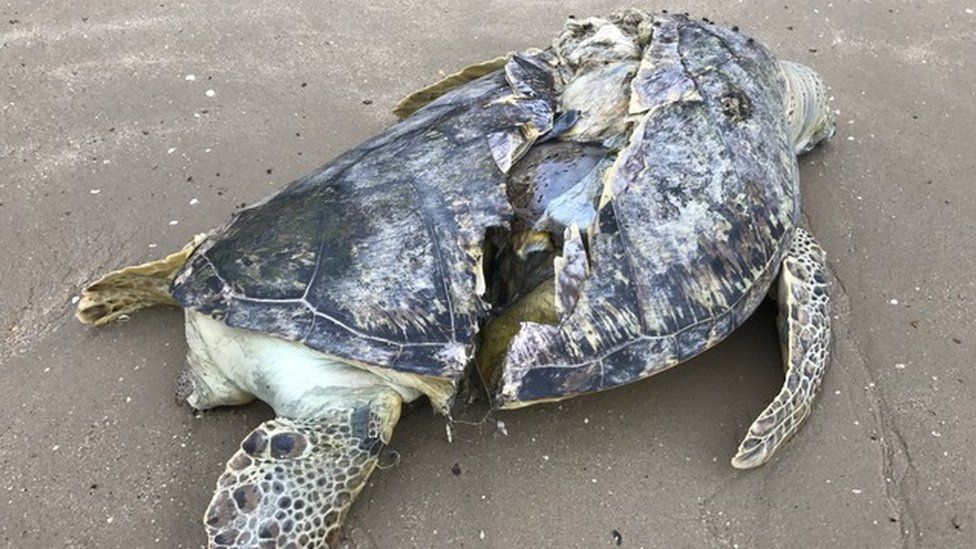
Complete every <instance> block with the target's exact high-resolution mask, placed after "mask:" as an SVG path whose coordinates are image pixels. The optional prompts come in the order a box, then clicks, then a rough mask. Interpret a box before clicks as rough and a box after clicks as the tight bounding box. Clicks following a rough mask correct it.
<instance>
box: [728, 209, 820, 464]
mask: <svg viewBox="0 0 976 549" xmlns="http://www.w3.org/2000/svg"><path fill="white" fill-rule="evenodd" d="M777 303H778V304H779V311H780V312H779V316H778V317H777V319H776V321H777V322H776V323H777V325H778V326H779V332H780V342H781V345H782V349H783V360H784V367H785V370H786V381H785V382H784V384H783V388H782V389H781V390H780V393H779V395H777V396H776V398H775V399H774V400H773V402H772V403H770V405H769V406H768V407H766V409H765V410H763V412H762V414H760V416H759V419H757V420H756V421H755V422H754V423H753V424H752V426H751V427H749V434H748V435H746V438H745V440H743V441H742V444H741V445H740V446H739V452H738V453H737V454H736V456H735V457H734V458H732V466H734V467H736V468H738V469H750V468H752V467H756V466H759V465H762V464H763V463H765V462H766V461H768V460H769V458H770V457H772V455H773V453H774V452H775V451H776V449H777V448H779V447H780V445H782V444H783V443H784V442H786V441H787V440H789V438H790V437H791V436H793V435H794V434H795V433H796V431H797V430H798V429H799V428H800V425H801V424H802V423H803V420H804V419H806V417H807V415H808V414H809V413H810V407H811V405H812V404H813V398H814V396H815V395H816V393H817V389H819V388H820V382H821V381H822V379H823V375H824V372H825V371H826V368H827V360H828V355H829V347H830V299H829V297H828V293H827V264H826V259H825V255H824V251H823V249H821V248H820V246H819V245H818V244H817V243H816V241H815V240H814V239H813V237H812V236H811V235H810V233H808V232H807V231H805V230H803V229H801V228H798V229H797V230H796V235H795V236H794V237H793V243H792V245H791V247H790V251H789V253H787V255H786V257H785V258H784V260H783V265H782V270H781V272H780V278H779V295H778V297H777Z"/></svg>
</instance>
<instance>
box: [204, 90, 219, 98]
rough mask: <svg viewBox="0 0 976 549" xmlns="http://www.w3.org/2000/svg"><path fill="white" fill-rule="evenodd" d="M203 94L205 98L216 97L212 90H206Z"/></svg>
mask: <svg viewBox="0 0 976 549" xmlns="http://www.w3.org/2000/svg"><path fill="white" fill-rule="evenodd" d="M204 93H205V94H206V96H207V97H213V96H215V95H217V92H215V91H213V90H207V91H206V92H204Z"/></svg>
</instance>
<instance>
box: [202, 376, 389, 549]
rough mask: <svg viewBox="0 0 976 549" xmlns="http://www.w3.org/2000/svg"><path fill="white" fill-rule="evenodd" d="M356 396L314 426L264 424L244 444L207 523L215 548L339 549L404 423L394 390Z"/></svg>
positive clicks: (282, 421) (304, 422)
mask: <svg viewBox="0 0 976 549" xmlns="http://www.w3.org/2000/svg"><path fill="white" fill-rule="evenodd" d="M353 396H354V398H353V399H351V400H350V399H347V398H343V399H341V400H337V401H335V403H334V405H333V407H330V408H327V409H326V410H325V411H324V412H323V413H322V414H321V415H319V416H318V417H316V418H314V419H291V418H284V417H278V418H275V419H272V420H270V421H266V422H264V423H262V424H261V426H260V427H258V428H257V429H255V430H254V431H252V432H251V433H250V434H249V435H248V436H247V438H245V439H244V441H243V442H242V443H241V448H240V450H238V451H237V453H236V454H234V457H232V458H231V459H230V461H228V462H227V468H226V470H225V471H224V474H223V475H221V477H220V479H219V480H218V481H217V490H216V492H215V493H214V496H213V499H212V500H211V501H210V506H209V507H208V508H207V512H206V515H205V516H204V522H205V524H206V527H207V533H208V535H209V539H210V547H211V548H223V547H252V546H253V547H258V546H260V547H264V546H265V545H264V544H267V545H268V546H269V547H296V548H297V547H302V548H305V547H314V548H329V547H335V546H336V542H337V541H338V532H339V526H340V524H341V523H342V521H343V519H344V518H345V516H346V513H347V512H348V510H349V507H350V506H351V505H352V502H353V500H355V499H356V496H357V495H359V492H360V491H361V490H362V489H363V486H365V484H366V480H367V479H368V478H369V475H370V473H372V472H373V469H374V468H375V467H376V464H377V460H378V458H379V455H380V451H381V450H382V448H383V446H384V445H385V444H386V443H387V442H389V440H390V436H391V435H392V433H393V427H394V426H395V425H396V423H397V421H398V420H399V418H400V404H401V399H400V395H399V394H398V393H397V392H396V391H394V390H392V389H389V388H385V387H383V388H375V387H374V388H366V389H361V390H358V391H354V392H353Z"/></svg>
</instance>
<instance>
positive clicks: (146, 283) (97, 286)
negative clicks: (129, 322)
mask: <svg viewBox="0 0 976 549" xmlns="http://www.w3.org/2000/svg"><path fill="white" fill-rule="evenodd" d="M204 238H206V235H204V234H198V235H197V236H195V237H193V240H191V241H190V242H189V243H187V245H186V246H183V249H182V250H180V251H178V252H176V253H172V254H170V255H168V256H166V257H165V258H163V259H157V260H156V261H150V262H148V263H143V264H141V265H134V266H131V267H125V268H123V269H120V270H118V271H112V272H111V273H108V274H107V275H105V276H103V277H102V278H100V279H98V280H97V281H95V282H93V283H92V284H90V285H88V287H86V288H85V289H84V290H82V293H81V301H80V302H79V303H78V310H77V311H76V312H75V317H76V318H77V319H78V320H80V321H82V322H84V323H85V324H92V325H95V326H101V325H102V324H105V323H108V322H111V321H113V320H115V319H117V318H119V317H120V316H122V315H127V314H129V313H132V312H135V311H138V310H139V309H144V308H146V307H152V306H154V305H172V306H176V305H177V303H176V301H175V300H174V299H173V298H172V297H171V296H170V294H169V284H170V282H172V281H173V277H175V276H176V273H177V271H179V270H180V267H182V266H183V264H184V263H186V260H187V258H188V257H190V254H192V253H193V250H195V249H196V248H197V246H199V245H200V243H201V242H203V240H204Z"/></svg>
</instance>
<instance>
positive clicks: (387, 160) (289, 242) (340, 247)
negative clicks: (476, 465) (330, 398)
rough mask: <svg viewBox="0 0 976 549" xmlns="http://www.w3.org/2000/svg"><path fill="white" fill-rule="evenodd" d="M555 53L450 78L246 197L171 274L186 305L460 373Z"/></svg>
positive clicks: (354, 355) (385, 360)
mask: <svg viewBox="0 0 976 549" xmlns="http://www.w3.org/2000/svg"><path fill="white" fill-rule="evenodd" d="M551 67H552V64H551V63H550V62H549V60H548V59H547V58H546V57H545V54H542V53H538V54H535V55H528V54H526V55H515V56H513V57H511V58H510V60H509V61H508V63H507V64H506V66H505V68H504V70H501V71H496V72H494V73H492V74H489V75H487V76H484V77H482V78H480V79H478V80H476V81H474V82H472V83H469V84H467V85H465V86H464V87H462V88H459V89H457V90H454V91H452V92H451V93H448V94H446V95H444V96H442V97H440V98H438V99H437V100H436V101H434V102H432V103H431V104H429V105H427V106H426V107H425V108H423V109H421V110H420V111H418V112H417V113H415V114H414V115H413V116H411V117H410V118H408V119H407V120H405V121H403V122H400V123H398V124H396V125H394V126H392V127H390V128H389V129H388V130H387V131H385V132H383V133H382V134H380V135H378V136H376V137H375V138H373V139H370V140H369V141H366V142H365V143H363V144H361V145H359V146H358V147H356V148H354V149H352V150H351V151H349V152H347V153H345V154H343V155H341V156H340V157H338V158H337V159H335V160H334V161H333V162H331V163H329V164H327V165H326V166H324V167H322V168H321V169H319V170H317V171H315V172H314V173H312V174H310V175H308V176H306V177H304V178H302V179H300V180H298V181H295V182H294V183H292V184H290V185H289V186H287V187H286V188H285V189H283V190H282V191H281V192H279V193H278V194H276V195H274V196H272V197H271V198H269V199H268V200H266V201H265V202H264V203H262V204H259V205H256V206H254V207H251V208H248V209H246V210H242V211H240V212H239V213H237V214H236V215H235V216H234V218H233V219H232V220H231V221H230V223H229V224H228V225H227V226H226V227H224V228H223V229H221V230H219V231H217V232H216V233H215V234H214V235H213V236H211V237H210V238H209V239H208V241H207V242H206V243H204V244H203V245H202V246H200V247H199V248H198V249H197V250H196V251H195V252H194V254H193V256H192V257H191V258H190V259H189V260H188V262H187V264H186V266H185V268H184V270H183V271H182V272H181V273H180V274H179V275H178V276H177V277H176V278H175V280H174V282H173V285H172V287H171V292H172V294H173V296H174V298H175V299H176V300H177V301H178V302H179V303H180V304H181V305H182V306H183V307H184V308H187V309H191V310H195V311H198V312H201V313H206V314H210V315H212V316H213V317H215V318H220V319H223V321H224V322H225V323H226V324H228V325H229V326H232V327H237V328H245V329H248V330H255V331H259V332H263V333H268V334H272V335H276V336H280V337H283V338H287V339H290V340H295V341H300V342H302V343H304V344H305V345H307V346H309V347H311V348H313V349H316V350H319V351H322V352H325V353H328V354H330V355H333V356H337V357H340V358H343V359H346V360H348V361H350V362H354V363H361V364H365V365H369V366H374V367H383V368H393V369H396V370H399V371H403V372H408V373H414V374H419V375H424V376H434V377H438V378H447V379H450V380H457V378H459V377H460V376H461V375H462V373H463V372H464V370H465V368H466V366H467V364H468V362H469V359H470V357H471V355H472V354H473V353H472V339H473V335H474V334H475V332H476V331H477V327H478V322H479V320H480V319H481V318H482V317H483V316H484V312H485V307H484V303H483V301H482V299H481V297H480V296H481V294H482V292H483V286H484V284H483V281H482V280H481V266H480V263H481V257H480V256H481V253H482V242H483V240H484V233H485V230H486V228H488V227H492V226H504V225H506V224H507V223H508V220H509V218H510V217H511V212H512V209H511V206H510V205H509V203H508V201H507V198H506V192H505V180H506V173H505V172H506V171H507V170H508V168H510V167H511V165H512V164H513V163H514V162H515V161H516V160H517V159H518V157H519V156H520V155H521V154H523V153H524V152H525V151H526V150H527V149H528V147H529V146H530V145H531V143H532V142H533V141H534V140H535V138H536V137H538V136H539V135H542V134H543V133H545V132H546V131H547V130H548V129H549V128H550V127H551V124H552V119H553V112H554V110H555V105H554V102H555V99H556V92H555V88H554V86H555V83H554V75H553V73H552V72H551Z"/></svg>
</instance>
